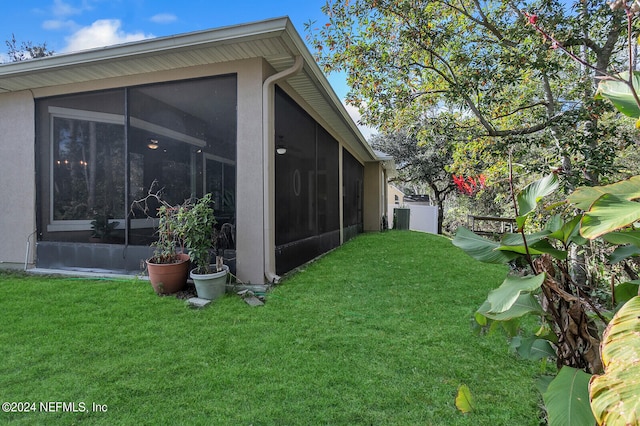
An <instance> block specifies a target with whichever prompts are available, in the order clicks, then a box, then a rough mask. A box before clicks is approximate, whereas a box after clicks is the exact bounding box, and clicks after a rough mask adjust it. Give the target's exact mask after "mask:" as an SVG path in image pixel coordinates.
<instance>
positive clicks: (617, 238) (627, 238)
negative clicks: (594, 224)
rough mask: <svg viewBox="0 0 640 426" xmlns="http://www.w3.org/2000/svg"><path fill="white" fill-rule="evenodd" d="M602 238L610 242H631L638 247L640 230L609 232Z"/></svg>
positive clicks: (639, 245)
mask: <svg viewBox="0 0 640 426" xmlns="http://www.w3.org/2000/svg"><path fill="white" fill-rule="evenodd" d="M602 238H603V239H604V240H605V241H606V242H608V243H611V244H633V245H634V246H636V247H640V231H622V232H610V233H608V234H606V235H603V236H602Z"/></svg>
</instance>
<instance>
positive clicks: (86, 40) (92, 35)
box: [63, 19, 153, 52]
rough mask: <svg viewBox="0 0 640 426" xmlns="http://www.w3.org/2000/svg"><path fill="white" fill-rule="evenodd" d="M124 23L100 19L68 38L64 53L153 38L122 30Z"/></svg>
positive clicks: (140, 33)
mask: <svg viewBox="0 0 640 426" xmlns="http://www.w3.org/2000/svg"><path fill="white" fill-rule="evenodd" d="M121 26H122V22H121V21H120V20H119V19H100V20H97V21H95V22H94V23H93V24H91V25H90V26H88V27H83V28H80V29H79V30H77V31H76V32H75V33H73V34H72V35H70V36H69V37H66V41H67V46H66V47H65V48H64V49H63V51H64V52H76V51H78V50H85V49H91V48H94V47H103V46H111V45H114V44H121V43H128V42H131V41H138V40H144V39H146V38H151V37H153V35H152V34H144V33H142V32H135V33H126V32H124V31H123V30H122V29H121Z"/></svg>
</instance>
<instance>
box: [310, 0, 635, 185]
mask: <svg viewBox="0 0 640 426" xmlns="http://www.w3.org/2000/svg"><path fill="white" fill-rule="evenodd" d="M323 11H324V12H325V14H326V15H327V17H328V22H327V23H326V24H325V25H324V26H320V27H318V28H316V27H315V26H314V24H313V23H309V24H308V31H309V40H310V41H311V43H313V45H314V46H315V47H316V49H317V57H318V60H319V62H320V63H321V64H322V65H323V66H324V67H325V69H326V70H340V71H345V72H346V73H347V76H348V83H349V86H350V88H351V90H350V92H349V94H348V97H347V101H348V102H349V103H351V104H353V105H356V106H360V107H361V113H362V120H363V122H365V123H366V124H370V125H375V126H377V127H378V128H380V129H381V130H382V131H383V132H384V131H387V132H389V131H393V130H394V129H401V128H403V127H406V126H412V125H414V123H418V122H421V120H422V118H423V116H424V114H425V111H429V110H432V109H434V108H442V109H447V110H454V111H458V112H460V113H461V115H462V116H464V117H465V118H467V119H466V120H463V121H460V122H458V123H455V124H454V125H455V126H456V127H457V128H458V129H459V130H461V131H462V130H464V132H466V133H468V134H470V135H472V136H471V137H470V139H471V141H474V142H475V141H478V140H482V142H483V143H484V144H485V145H486V146H487V147H488V148H489V149H499V150H501V152H494V154H500V153H501V154H502V155H501V157H502V158H503V159H504V158H506V155H505V147H506V146H507V145H514V144H522V145H528V146H546V149H547V151H549V152H552V153H553V156H554V158H555V163H556V165H559V164H561V165H562V170H563V171H564V176H565V178H566V180H567V181H569V182H570V184H571V185H575V184H578V183H582V182H584V181H587V182H589V181H590V182H592V183H597V182H598V180H599V178H600V176H601V175H602V174H603V173H609V172H610V171H611V165H612V164H613V161H614V159H615V149H610V146H611V145H612V143H613V142H612V141H613V140H615V141H616V143H617V138H616V135H615V129H612V128H610V127H607V126H606V123H602V117H604V115H605V114H606V112H607V111H611V110H612V109H611V107H610V106H609V105H607V104H605V103H603V102H602V101H599V100H593V96H592V95H593V93H594V76H595V74H596V71H597V70H603V69H605V68H606V66H607V65H609V64H611V63H614V64H615V63H616V61H617V60H618V58H619V56H620V54H621V52H623V49H622V46H623V43H622V39H623V38H624V35H625V34H626V31H627V27H626V23H625V17H624V13H621V12H619V11H611V10H610V8H609V7H608V6H607V5H606V4H605V2H603V1H601V0H598V1H595V0H584V1H580V2H576V4H575V6H574V7H573V8H571V9H569V8H568V7H567V6H566V5H565V4H564V3H562V2H559V1H556V0H541V1H535V2H534V1H527V0H525V1H520V2H486V1H480V0H429V1H427V0H418V1H416V0H400V1H397V0H341V1H340V0H335V1H334V0H329V1H327V3H326V5H325V6H324V8H323ZM526 11H529V12H532V13H533V12H535V14H536V15H535V16H540V19H541V20H542V19H544V22H545V24H546V25H548V28H547V30H548V32H549V33H553V34H554V35H555V36H556V38H557V39H558V40H562V43H563V46H564V47H566V48H567V49H568V50H569V51H571V52H573V53H574V54H575V55H578V56H581V57H582V58H583V59H584V61H585V62H586V63H588V64H590V65H591V67H583V66H582V65H581V64H578V63H576V62H574V61H573V60H572V59H571V58H570V57H568V56H567V55H558V54H557V53H556V52H555V51H554V50H553V49H550V48H549V47H552V48H553V47H555V46H553V45H550V44H549V43H547V44H545V43H543V42H542V38H541V37H540V35H539V34H537V33H536V30H535V28H533V27H532V26H531V25H529V23H530V16H532V15H531V14H529V15H526V14H525V12H526ZM438 125H440V124H438ZM611 132H614V133H613V135H612V134H611ZM626 143H629V141H627V142H626ZM616 147H617V146H616ZM522 151H523V152H526V151H527V150H526V149H523V150H522ZM515 160H516V161H519V160H520V158H515Z"/></svg>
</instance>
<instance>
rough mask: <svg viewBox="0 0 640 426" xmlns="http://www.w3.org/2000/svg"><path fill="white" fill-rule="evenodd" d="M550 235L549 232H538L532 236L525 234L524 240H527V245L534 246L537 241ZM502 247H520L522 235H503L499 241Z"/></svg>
mask: <svg viewBox="0 0 640 426" xmlns="http://www.w3.org/2000/svg"><path fill="white" fill-rule="evenodd" d="M549 234H551V232H550V231H547V230H545V231H540V232H535V233H533V234H525V238H526V239H527V244H529V245H531V244H535V243H537V242H538V241H542V240H544V239H545V238H547V236H549ZM500 242H501V243H502V245H503V246H521V245H522V234H518V233H514V234H504V236H503V237H502V240H501V241H500Z"/></svg>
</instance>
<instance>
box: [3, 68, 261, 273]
mask: <svg viewBox="0 0 640 426" xmlns="http://www.w3.org/2000/svg"><path fill="white" fill-rule="evenodd" d="M268 72H269V70H268V69H267V67H265V65H264V61H263V60H262V59H259V58H258V59H250V60H245V61H237V62H232V63H225V64H220V65H216V66H211V65H209V66H198V67H191V68H185V69H179V70H171V71H163V72H157V73H150V74H145V75H137V76H132V77H124V78H113V79H106V80H100V81H94V82H91V83H78V84H74V85H65V86H59V87H47V88H41V89H34V90H33V91H32V92H28V91H26V92H20V93H16V94H0V128H2V129H3V132H2V134H1V135H0V141H1V142H0V153H1V158H0V167H1V170H6V171H10V172H9V173H6V176H5V173H3V178H2V183H3V185H1V187H0V194H2V197H3V199H4V200H7V201H8V202H5V203H2V205H1V206H0V212H1V213H2V215H1V217H2V218H15V219H12V220H4V219H3V220H2V221H0V230H1V232H2V233H3V235H5V237H6V241H7V242H9V243H8V244H3V245H2V247H1V248H0V264H3V266H18V267H22V266H23V262H24V255H25V252H24V251H23V250H22V248H23V247H25V245H26V241H27V237H28V236H29V235H31V234H32V233H33V232H34V230H35V212H36V208H35V205H36V204H35V180H34V175H35V172H36V170H35V151H34V147H35V144H34V139H35V109H34V98H41V97H49V96H57V95H66V94H71V93H81V92H88V91H96V90H104V89H110V88H118V87H126V86H137V85H142V84H150V83H161V82H166V81H174V80H185V79H192V78H199V77H208V76H214V75H222V74H229V73H235V74H236V75H237V79H238V105H237V107H238V116H237V119H238V129H237V144H238V148H237V162H238V164H242V166H241V167H238V168H237V189H236V190H237V192H238V193H239V194H242V196H241V197H236V209H237V213H236V214H237V216H236V220H237V224H236V225H237V238H236V248H237V250H236V259H237V261H238V263H237V269H238V277H239V278H240V279H241V280H242V281H245V282H253V283H261V282H263V280H264V278H263V276H264V272H263V256H264V249H263V244H262V236H263V232H262V230H263V228H262V221H263V217H264V214H263V207H264V206H263V197H262V190H263V188H262V186H261V185H256V182H261V181H262V173H263V169H262V164H263V162H262V121H261V119H260V117H262V81H263V80H264V75H265V74H266V73H268ZM32 93H33V95H32ZM18 165H20V166H19V167H17V166H18ZM30 241H31V243H32V246H31V248H32V250H31V252H30V255H29V263H30V264H32V263H33V262H34V259H35V258H34V252H35V250H33V247H34V244H33V243H34V237H33V236H31V240H30ZM18 246H19V247H20V250H16V247H18Z"/></svg>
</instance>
